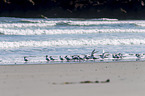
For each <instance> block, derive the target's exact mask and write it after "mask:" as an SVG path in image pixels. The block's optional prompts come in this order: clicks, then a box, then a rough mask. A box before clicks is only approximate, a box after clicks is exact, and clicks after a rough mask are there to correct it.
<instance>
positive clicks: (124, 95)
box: [0, 61, 145, 96]
mask: <svg viewBox="0 0 145 96" xmlns="http://www.w3.org/2000/svg"><path fill="white" fill-rule="evenodd" d="M107 79H109V80H110V82H107V83H100V82H102V81H105V80H107ZM82 81H99V83H80V82H82ZM66 82H67V83H66ZM72 82H73V83H72ZM68 83H72V84H68ZM144 89H145V62H141V61H140V62H139V61H136V62H100V63H75V64H37V65H32V64H31V65H30V64H26V65H1V66H0V94H1V96H143V95H145V91H144Z"/></svg>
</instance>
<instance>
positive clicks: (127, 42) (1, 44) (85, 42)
mask: <svg viewBox="0 0 145 96" xmlns="http://www.w3.org/2000/svg"><path fill="white" fill-rule="evenodd" d="M96 45H145V39H87V40H86V39H78V40H53V41H19V42H5V41H3V42H0V49H9V48H20V47H46V46H48V47H52V46H61V47H62V46H96Z"/></svg>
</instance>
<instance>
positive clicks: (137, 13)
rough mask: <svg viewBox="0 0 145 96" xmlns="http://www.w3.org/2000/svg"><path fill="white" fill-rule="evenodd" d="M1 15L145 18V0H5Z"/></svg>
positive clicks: (1, 7)
mask: <svg viewBox="0 0 145 96" xmlns="http://www.w3.org/2000/svg"><path fill="white" fill-rule="evenodd" d="M0 17H23V18H43V17H48V18H116V19H145V2H144V0H1V1H0Z"/></svg>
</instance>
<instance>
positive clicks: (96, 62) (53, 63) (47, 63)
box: [0, 60, 145, 66]
mask: <svg viewBox="0 0 145 96" xmlns="http://www.w3.org/2000/svg"><path fill="white" fill-rule="evenodd" d="M127 62H129V63H130V62H145V60H134V61H133V60H122V61H121V60H118V61H86V62H80V61H70V62H67V61H64V62H61V61H53V62H51V61H50V62H45V63H44V62H37V63H36V62H35V63H32V62H31V63H29V62H24V63H14V64H0V66H11V65H12V66H15V65H62V64H100V63H127Z"/></svg>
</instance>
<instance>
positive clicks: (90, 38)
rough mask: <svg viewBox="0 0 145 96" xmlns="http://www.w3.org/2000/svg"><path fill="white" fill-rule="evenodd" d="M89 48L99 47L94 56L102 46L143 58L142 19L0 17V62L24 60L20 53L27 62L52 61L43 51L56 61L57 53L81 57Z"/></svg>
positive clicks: (144, 32)
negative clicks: (48, 59) (46, 57)
mask: <svg viewBox="0 0 145 96" xmlns="http://www.w3.org/2000/svg"><path fill="white" fill-rule="evenodd" d="M93 49H96V51H99V52H98V53H96V54H95V56H99V54H102V52H103V50H104V51H106V52H109V54H114V53H122V54H123V55H124V58H123V60H131V61H133V60H136V57H135V54H143V57H142V58H141V59H142V60H143V59H144V53H145V20H117V19H107V18H96V19H79V18H48V19H38V18H10V17H0V64H26V62H24V59H23V58H24V56H26V57H27V58H28V60H29V61H28V62H27V63H28V64H40V63H42V64H49V63H53V61H51V62H46V60H45V56H46V55H48V56H52V57H53V58H55V59H57V60H55V62H56V63H59V62H60V60H59V56H62V57H64V56H66V55H68V56H70V57H71V56H72V55H80V56H81V57H83V56H84V54H87V55H90V54H91V51H92V50H93ZM99 61H100V59H98V60H96V61H95V62H99ZM104 61H113V58H112V56H111V55H110V56H109V58H106V59H105V60H104ZM64 62H66V61H64ZM81 62H91V61H81ZM93 62H94V61H93ZM101 62H102V60H101Z"/></svg>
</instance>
